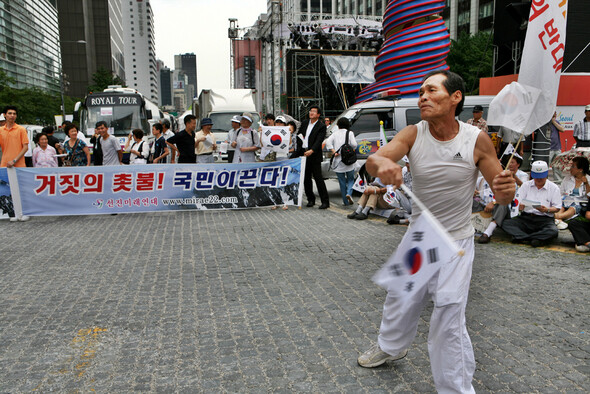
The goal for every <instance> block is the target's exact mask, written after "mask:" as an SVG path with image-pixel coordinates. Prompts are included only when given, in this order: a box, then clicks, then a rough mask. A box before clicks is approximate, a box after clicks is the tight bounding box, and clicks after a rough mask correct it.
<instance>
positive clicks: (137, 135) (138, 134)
mask: <svg viewBox="0 0 590 394" xmlns="http://www.w3.org/2000/svg"><path fill="white" fill-rule="evenodd" d="M131 132H132V133H133V136H134V137H135V138H138V139H142V138H143V130H142V129H133V131H131Z"/></svg>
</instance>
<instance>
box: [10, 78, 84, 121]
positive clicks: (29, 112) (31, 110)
mask: <svg viewBox="0 0 590 394" xmlns="http://www.w3.org/2000/svg"><path fill="white" fill-rule="evenodd" d="M14 83H15V81H14V79H13V78H10V77H9V76H8V75H6V73H5V72H4V71H2V70H0V107H4V106H5V105H14V106H16V107H17V108H18V117H17V122H18V123H20V124H35V125H40V126H45V125H52V124H55V118H54V115H59V114H61V109H60V108H61V97H60V95H59V93H49V92H46V91H43V90H41V89H38V88H24V89H15V88H13V87H12V86H11V84H14ZM64 101H65V104H66V113H72V112H73V109H74V103H75V101H78V100H76V99H75V98H72V97H67V96H66V97H64Z"/></svg>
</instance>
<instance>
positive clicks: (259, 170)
mask: <svg viewBox="0 0 590 394" xmlns="http://www.w3.org/2000/svg"><path fill="white" fill-rule="evenodd" d="M304 172H305V168H304V161H303V160H302V159H301V158H297V159H291V160H284V161H278V162H266V163H242V164H227V163H220V164H154V165H129V166H104V167H103V166H97V167H94V166H93V167H61V168H18V169H16V175H17V179H18V188H19V193H20V200H21V201H22V210H23V214H24V215H29V216H46V215H47V216H51V215H95V214H112V213H133V212H153V211H179V210H209V209H238V208H253V207H264V206H274V205H279V204H281V205H282V204H287V205H299V206H300V205H301V198H302V195H303V188H302V187H300V185H302V184H303V175H304ZM13 194H14V193H13Z"/></svg>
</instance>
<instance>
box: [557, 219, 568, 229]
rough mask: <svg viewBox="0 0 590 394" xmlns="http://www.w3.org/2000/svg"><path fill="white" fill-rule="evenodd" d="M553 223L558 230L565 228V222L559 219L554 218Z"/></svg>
mask: <svg viewBox="0 0 590 394" xmlns="http://www.w3.org/2000/svg"><path fill="white" fill-rule="evenodd" d="M555 225H556V226H557V228H558V229H559V230H565V229H566V228H567V223H566V222H564V221H563V220H560V219H555Z"/></svg>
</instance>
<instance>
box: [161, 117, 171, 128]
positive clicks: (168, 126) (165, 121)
mask: <svg viewBox="0 0 590 394" xmlns="http://www.w3.org/2000/svg"><path fill="white" fill-rule="evenodd" d="M162 126H166V128H167V129H169V128H170V121H169V120H168V119H162Z"/></svg>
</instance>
